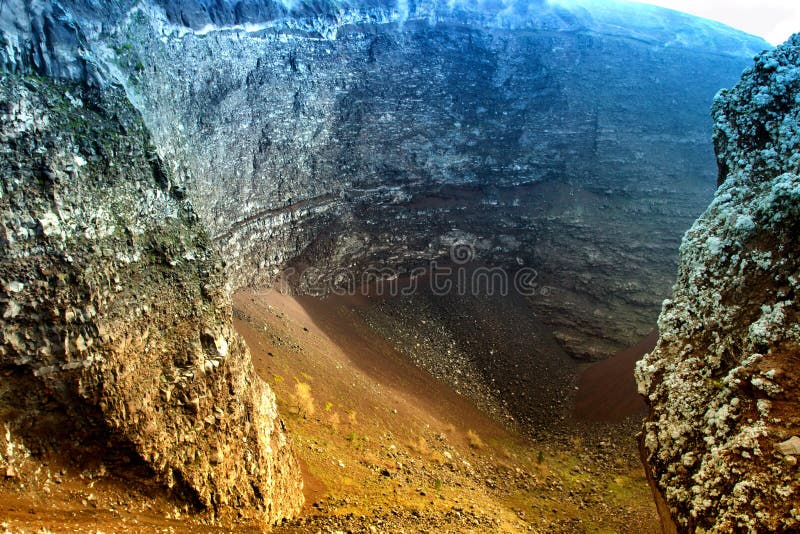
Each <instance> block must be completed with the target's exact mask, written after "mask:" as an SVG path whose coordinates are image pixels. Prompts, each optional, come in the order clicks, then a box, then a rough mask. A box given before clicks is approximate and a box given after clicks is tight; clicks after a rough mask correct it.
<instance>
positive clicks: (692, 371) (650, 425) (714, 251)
mask: <svg viewBox="0 0 800 534" xmlns="http://www.w3.org/2000/svg"><path fill="white" fill-rule="evenodd" d="M713 115H714V120H715V134H714V142H715V145H716V149H717V154H718V160H719V168H720V181H721V186H720V188H719V190H718V192H717V194H716V197H715V199H714V201H713V203H712V204H711V206H710V207H709V208H708V210H707V211H706V213H705V214H704V215H703V216H702V217H701V218H700V219H699V220H698V221H697V222H696V223H695V225H694V226H693V227H692V229H691V230H690V231H689V232H688V233H687V234H686V236H685V238H684V241H683V244H682V246H681V266H680V272H679V279H678V282H677V284H676V286H675V289H674V295H673V297H672V298H671V299H670V300H668V301H666V302H665V303H664V308H663V311H662V314H661V318H660V320H659V329H660V332H661V339H660V341H659V343H658V346H657V347H656V349H655V350H654V351H653V352H652V353H650V354H649V355H647V356H646V357H645V358H644V360H642V361H641V362H640V363H639V364H638V366H637V373H636V374H637V381H638V383H639V388H640V392H641V393H642V394H644V395H646V396H647V398H648V400H649V403H650V407H651V412H650V416H649V419H648V421H647V422H646V423H645V427H644V432H643V438H642V439H643V455H644V456H645V460H646V463H647V468H648V470H649V474H650V475H651V477H652V479H653V481H654V483H655V485H656V486H657V488H658V490H659V492H660V494H661V496H662V497H663V498H664V500H665V501H666V504H667V506H668V507H669V510H670V513H671V515H672V519H673V520H674V522H675V525H676V526H677V528H678V529H679V530H680V531H699V532H797V531H798V530H800V471H798V468H797V459H796V458H795V457H794V456H792V455H790V454H786V451H787V450H789V447H787V446H786V445H785V444H786V443H791V439H792V437H793V436H795V435H797V434H798V433H800V324H799V323H798V312H799V311H800V303H799V302H798V299H800V240H798V235H800V125H799V122H798V121H799V120H800V35H798V36H795V37H793V38H792V39H791V40H790V41H789V42H788V43H786V44H785V45H783V46H781V47H779V48H777V49H776V50H773V51H769V52H765V53H763V54H762V55H760V56H759V57H758V58H756V61H755V66H754V67H753V68H751V69H749V70H747V71H746V72H745V74H744V76H743V79H742V81H741V82H740V83H739V85H738V86H736V87H735V88H734V89H732V90H730V91H723V92H722V93H721V94H720V95H719V96H718V98H717V99H716V100H715V103H714V107H713Z"/></svg>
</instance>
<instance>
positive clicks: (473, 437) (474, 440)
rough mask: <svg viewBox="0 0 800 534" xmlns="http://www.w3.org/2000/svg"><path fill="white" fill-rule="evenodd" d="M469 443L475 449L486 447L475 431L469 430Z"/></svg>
mask: <svg viewBox="0 0 800 534" xmlns="http://www.w3.org/2000/svg"><path fill="white" fill-rule="evenodd" d="M467 442H468V443H469V446H470V447H472V448H473V449H482V448H484V447H485V446H486V444H485V443H484V442H483V440H482V439H481V437H480V436H479V435H478V433H477V432H475V431H474V430H467Z"/></svg>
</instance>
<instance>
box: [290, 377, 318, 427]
mask: <svg viewBox="0 0 800 534" xmlns="http://www.w3.org/2000/svg"><path fill="white" fill-rule="evenodd" d="M294 400H295V402H296V404H297V408H298V410H299V413H300V415H302V416H303V417H304V418H306V419H308V418H309V417H311V416H313V415H314V412H315V408H314V396H313V395H312V394H311V385H310V384H308V383H307V382H301V381H300V380H298V379H297V378H295V385H294Z"/></svg>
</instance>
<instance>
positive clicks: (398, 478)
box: [0, 291, 659, 533]
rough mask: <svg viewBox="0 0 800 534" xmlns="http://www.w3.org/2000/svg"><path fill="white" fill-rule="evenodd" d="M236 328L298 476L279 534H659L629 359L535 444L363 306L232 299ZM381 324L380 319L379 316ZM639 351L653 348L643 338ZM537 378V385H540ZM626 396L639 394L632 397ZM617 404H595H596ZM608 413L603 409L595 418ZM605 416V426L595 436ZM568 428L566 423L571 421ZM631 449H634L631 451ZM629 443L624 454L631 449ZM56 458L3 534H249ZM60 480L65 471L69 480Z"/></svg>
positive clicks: (585, 388)
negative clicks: (434, 370) (384, 329)
mask: <svg viewBox="0 0 800 534" xmlns="http://www.w3.org/2000/svg"><path fill="white" fill-rule="evenodd" d="M234 302H235V326H236V328H237V330H238V331H239V333H240V334H241V335H242V336H243V337H244V338H245V339H246V340H247V343H248V345H249V346H250V350H251V352H252V355H253V361H254V363H255V365H256V368H257V370H258V372H259V374H260V375H261V376H262V378H263V379H264V380H266V381H267V382H269V383H270V385H271V386H272V387H273V388H274V389H275V391H276V394H277V397H278V402H279V405H280V406H279V407H280V410H281V413H282V414H283V415H284V418H285V423H286V426H287V428H288V430H289V434H290V436H291V438H292V439H293V441H294V446H295V450H296V452H297V454H298V456H299V457H300V460H301V466H302V468H303V471H304V480H305V493H306V499H307V503H306V507H305V510H304V515H303V517H302V518H300V519H298V520H296V521H294V522H292V523H291V524H285V525H283V526H281V527H278V528H276V529H275V530H276V531H277V532H334V531H352V532H433V531H444V532H525V531H533V532H604V533H610V532H619V533H623V532H636V533H649V532H654V533H655V532H658V531H659V527H658V523H657V517H656V512H655V507H654V505H653V503H652V498H651V496H650V493H649V489H648V487H647V483H646V481H645V479H644V473H643V471H642V469H641V467H640V465H639V463H638V459H637V458H636V455H635V447H634V446H633V443H632V433H631V432H632V430H631V429H634V428H635V427H636V425H637V424H638V420H637V419H636V417H635V415H634V416H633V417H627V418H625V419H624V422H620V419H621V418H623V416H628V415H630V413H629V411H630V409H632V407H633V406H634V405H635V402H634V400H635V399H632V398H631V397H630V395H629V394H630V391H629V390H628V389H620V390H615V391H616V393H615V395H616V397H614V396H608V395H607V391H605V389H604V388H605V385H606V384H607V383H610V382H616V383H618V381H619V380H621V381H622V382H623V383H624V382H625V380H627V379H629V378H630V371H631V369H632V365H633V361H635V359H636V358H635V355H636V354H637V353H638V352H640V351H643V350H646V346H647V345H646V344H642V345H641V346H637V347H635V348H633V349H631V351H627V352H626V353H623V354H621V355H619V356H618V357H616V358H615V359H614V360H613V361H611V362H610V363H606V364H605V366H602V367H601V365H602V364H597V365H596V366H594V367H589V370H588V371H585V372H584V376H583V379H582V380H581V382H580V389H579V390H578V391H577V392H576V393H577V399H578V404H577V405H576V409H578V408H579V406H580V405H581V402H583V403H585V404H586V406H589V405H593V406H595V405H596V406H597V407H598V409H596V410H588V411H586V410H585V409H578V410H577V412H576V416H577V417H576V420H579V421H580V422H579V423H576V425H575V426H574V427H570V429H569V430H568V431H564V432H561V433H557V434H556V435H554V437H551V438H547V439H539V440H533V439H530V438H526V437H523V436H522V435H520V434H518V433H516V432H514V431H512V430H508V429H506V428H504V427H503V426H502V425H500V424H498V423H496V422H495V421H493V420H492V419H491V418H490V417H488V416H487V415H485V414H484V413H483V412H481V411H479V410H478V409H477V408H475V407H474V404H473V403H472V402H470V401H469V400H468V399H467V398H466V397H463V396H461V395H459V394H457V393H455V392H454V391H453V390H452V389H451V388H450V387H448V386H446V385H445V384H444V383H443V382H440V381H439V380H437V379H435V378H433V377H432V376H431V375H429V374H428V373H427V372H425V371H422V370H421V369H419V368H418V367H416V366H415V365H414V364H413V363H411V362H410V361H409V360H408V358H407V357H406V356H404V355H403V354H400V353H399V352H398V351H397V350H395V348H394V347H393V345H392V343H391V342H389V341H388V340H386V339H385V338H384V337H383V336H381V335H379V334H378V333H377V332H376V331H375V330H374V329H372V328H371V327H370V326H369V325H368V324H367V322H365V320H364V317H365V314H367V315H368V314H370V313H378V312H377V311H376V308H375V307H374V306H373V304H374V303H372V302H370V299H369V298H366V297H333V298H329V299H326V300H318V299H314V298H311V297H292V296H287V295H283V294H280V293H278V292H276V291H264V292H256V291H241V292H239V293H237V294H236V295H235V299H234ZM383 319H386V318H385V317H384V318H383ZM647 341H650V340H647ZM542 379H546V377H542ZM634 393H635V390H634ZM602 398H605V399H612V401H613V402H612V401H609V402H607V403H605V404H602V403H599V402H597V400H598V399H602ZM601 405H602V406H605V407H603V408H600V407H599V406H601ZM610 412H613V413H612V415H613V417H609V418H610V419H616V420H614V421H610V422H609V421H604V422H601V423H595V422H594V421H586V420H585V419H586V418H587V417H588V418H589V419H603V418H604V413H610ZM565 424H566V425H570V424H571V423H569V422H567V423H565ZM629 441H630V442H631V443H630V444H629V443H628V442H629ZM628 445H630V446H628ZM69 465H70V464H69V461H68V460H66V459H61V460H59V461H55V460H53V461H51V462H50V465H46V464H45V463H43V462H42V461H41V460H40V459H33V458H31V459H30V461H29V462H28V468H27V469H28V470H27V472H24V473H20V474H19V476H17V477H16V478H14V479H9V480H3V481H0V523H2V526H3V528H5V529H7V530H9V531H11V532H44V531H52V532H96V531H102V532H143V531H147V532H228V531H234V532H248V531H252V532H257V531H260V530H262V528H261V527H263V526H262V525H253V524H241V523H237V522H236V521H235V518H225V520H217V521H215V520H214V519H213V518H211V517H210V515H209V514H208V513H205V514H197V513H192V511H191V510H189V509H188V508H184V507H182V505H179V504H175V502H174V501H173V500H171V499H170V498H169V497H168V496H167V495H166V494H165V493H164V492H163V491H161V490H159V489H157V488H148V487H146V486H143V485H141V484H140V483H134V482H129V481H125V480H122V479H120V478H118V477H117V476H112V475H109V474H108V473H105V472H104V469H103V468H102V467H101V468H99V469H94V470H89V471H84V472H79V471H77V470H75V469H74V468H72V467H69ZM64 466H67V467H64Z"/></svg>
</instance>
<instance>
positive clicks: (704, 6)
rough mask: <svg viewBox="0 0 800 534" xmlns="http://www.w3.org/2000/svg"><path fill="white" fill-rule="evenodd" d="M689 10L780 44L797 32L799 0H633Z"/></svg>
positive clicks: (687, 11) (798, 25) (799, 26)
mask: <svg viewBox="0 0 800 534" xmlns="http://www.w3.org/2000/svg"><path fill="white" fill-rule="evenodd" d="M635 1H639V3H642V4H653V5H657V6H662V7H668V8H670V9H675V10H677V11H683V12H685V13H691V14H692V15H697V16H700V17H704V18H707V19H711V20H717V21H719V22H722V23H723V24H727V25H728V26H732V27H734V28H736V29H739V30H743V31H745V32H747V33H750V34H753V35H758V36H759V37H763V38H764V39H766V40H767V41H769V42H770V43H772V44H774V45H777V44H781V43H783V42H784V41H786V39H788V38H789V36H790V35H792V34H793V33H796V32H800V0H635Z"/></svg>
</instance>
